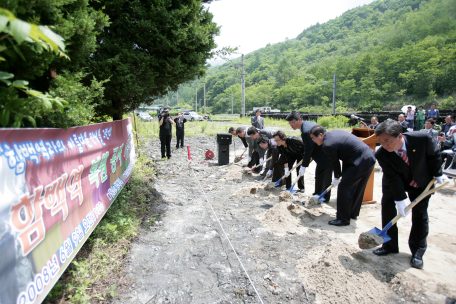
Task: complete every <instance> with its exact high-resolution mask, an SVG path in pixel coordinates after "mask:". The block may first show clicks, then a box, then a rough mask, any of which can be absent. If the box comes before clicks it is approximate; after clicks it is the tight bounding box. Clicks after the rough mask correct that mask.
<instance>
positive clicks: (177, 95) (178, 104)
mask: <svg viewBox="0 0 456 304" xmlns="http://www.w3.org/2000/svg"><path fill="white" fill-rule="evenodd" d="M177 107H178V108H179V90H177Z"/></svg>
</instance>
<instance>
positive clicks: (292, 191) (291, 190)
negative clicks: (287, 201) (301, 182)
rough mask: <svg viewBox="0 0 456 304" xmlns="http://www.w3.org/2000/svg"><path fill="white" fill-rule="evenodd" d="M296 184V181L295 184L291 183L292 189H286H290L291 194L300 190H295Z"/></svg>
mask: <svg viewBox="0 0 456 304" xmlns="http://www.w3.org/2000/svg"><path fill="white" fill-rule="evenodd" d="M295 185H296V183H294V184H293V185H291V188H290V190H288V189H287V190H285V191H288V192H290V193H291V194H295V193H296V191H298V190H293V188H294V186H295Z"/></svg>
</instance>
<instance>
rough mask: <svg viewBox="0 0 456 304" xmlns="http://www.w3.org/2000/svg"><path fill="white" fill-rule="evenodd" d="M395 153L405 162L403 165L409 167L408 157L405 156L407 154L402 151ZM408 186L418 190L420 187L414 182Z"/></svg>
mask: <svg viewBox="0 0 456 304" xmlns="http://www.w3.org/2000/svg"><path fill="white" fill-rule="evenodd" d="M397 153H398V154H399V156H400V157H401V158H402V160H403V161H405V163H406V164H407V165H408V166H409V167H410V162H409V160H408V156H407V152H406V151H405V150H403V149H399V150H397ZM409 185H410V186H412V187H415V188H419V187H420V186H418V184H417V183H416V182H415V181H413V180H412V181H411V182H410V184H409Z"/></svg>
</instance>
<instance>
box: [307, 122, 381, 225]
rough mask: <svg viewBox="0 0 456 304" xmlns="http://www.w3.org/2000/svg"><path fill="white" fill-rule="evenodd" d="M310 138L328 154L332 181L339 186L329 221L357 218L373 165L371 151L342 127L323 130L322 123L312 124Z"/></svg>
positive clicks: (340, 222)
mask: <svg viewBox="0 0 456 304" xmlns="http://www.w3.org/2000/svg"><path fill="white" fill-rule="evenodd" d="M310 137H312V140H313V141H314V142H315V143H316V144H317V145H319V146H322V149H323V152H325V153H326V154H327V155H328V156H329V159H330V160H331V164H332V167H333V169H334V180H333V181H332V184H333V185H334V186H336V187H337V186H339V187H338V189H337V215H336V219H335V220H333V221H330V222H329V224H330V225H335V226H348V225H350V219H357V217H358V215H359V211H360V209H361V204H362V201H363V196H364V190H365V188H366V185H367V182H368V180H369V177H370V175H371V173H372V169H373V168H374V165H375V155H374V151H373V150H372V149H371V148H369V146H368V145H366V144H365V143H364V142H363V141H362V140H361V139H359V138H358V137H356V136H355V135H353V134H350V133H348V132H346V131H343V130H333V131H329V132H326V130H325V128H323V127H322V126H320V125H315V126H313V127H312V129H311V130H310ZM340 161H342V163H343V167H342V168H341V166H340ZM340 177H342V180H341V181H340V182H339V178H340Z"/></svg>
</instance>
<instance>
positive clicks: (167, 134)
mask: <svg viewBox="0 0 456 304" xmlns="http://www.w3.org/2000/svg"><path fill="white" fill-rule="evenodd" d="M158 122H159V124H160V143H161V157H162V158H165V156H166V157H168V158H171V138H172V130H171V125H173V124H174V121H173V120H172V119H171V117H170V116H169V108H164V109H163V112H162V113H161V114H160V116H159V117H158ZM165 150H166V154H165Z"/></svg>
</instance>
